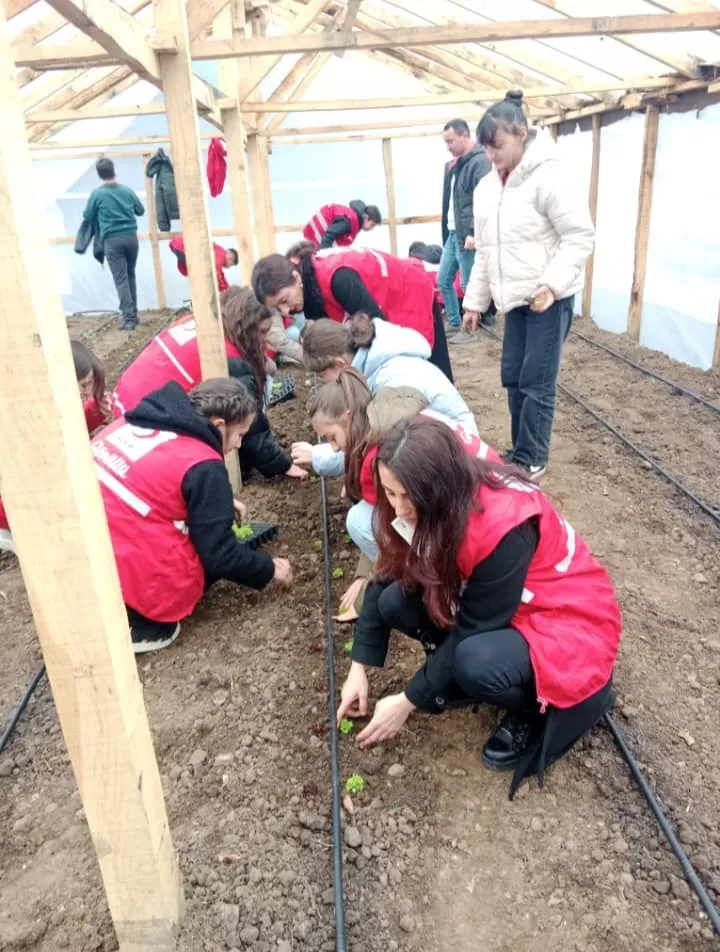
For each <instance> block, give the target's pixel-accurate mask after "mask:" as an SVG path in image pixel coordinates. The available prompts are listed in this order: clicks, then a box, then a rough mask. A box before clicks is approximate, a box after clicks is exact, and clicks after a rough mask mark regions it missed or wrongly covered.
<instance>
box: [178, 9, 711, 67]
mask: <svg viewBox="0 0 720 952" xmlns="http://www.w3.org/2000/svg"><path fill="white" fill-rule="evenodd" d="M719 28H720V10H714V11H708V12H700V13H676V14H673V13H668V14H653V15H651V16H647V15H635V16H618V17H572V18H570V17H568V18H566V19H557V20H512V21H497V22H487V21H478V22H460V23H453V24H450V25H447V26H427V27H424V26H415V27H407V28H406V29H392V30H385V31H383V32H382V33H380V32H378V33H375V34H372V35H370V34H367V33H360V32H358V31H352V32H351V33H349V34H344V33H333V34H325V33H303V34H301V35H298V36H291V35H289V34H284V35H282V36H272V37H270V36H267V37H256V38H254V39H250V40H244V41H239V40H238V41H221V40H198V41H197V42H196V43H193V45H192V58H193V59H194V60H202V59H210V60H212V59H222V58H223V57H233V56H238V55H239V56H266V55H268V54H276V55H282V54H283V53H315V52H325V51H327V50H333V51H335V50H381V49H393V48H395V47H398V46H432V45H434V44H437V43H446V44H454V43H494V42H499V41H502V40H520V39H526V40H549V39H560V38H565V37H573V36H613V35H615V34H621V35H630V34H636V33H680V32H686V31H689V30H717V29H719Z"/></svg>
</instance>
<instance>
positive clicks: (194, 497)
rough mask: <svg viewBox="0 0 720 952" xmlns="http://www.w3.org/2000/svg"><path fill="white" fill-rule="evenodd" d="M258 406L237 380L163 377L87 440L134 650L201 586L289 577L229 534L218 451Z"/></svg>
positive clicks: (179, 614)
mask: <svg viewBox="0 0 720 952" xmlns="http://www.w3.org/2000/svg"><path fill="white" fill-rule="evenodd" d="M256 412H257V406H256V403H255V399H254V398H253V397H252V396H251V395H250V394H249V393H248V391H247V389H246V388H245V387H244V386H243V384H242V383H241V382H240V381H239V380H233V379H230V378H218V379H212V380H206V381H204V382H203V383H201V384H199V385H198V386H197V387H195V388H194V389H192V390H191V391H190V392H189V393H185V392H184V391H183V389H182V387H180V386H179V384H177V383H175V382H174V381H171V382H170V383H167V384H165V386H164V387H162V388H161V389H160V390H155V391H153V392H152V393H150V394H148V395H147V396H146V397H145V399H144V400H142V401H141V402H140V404H139V405H138V406H137V407H135V408H134V409H133V410H130V411H128V413H127V414H126V415H125V416H122V417H120V418H119V419H117V420H115V421H114V423H112V424H111V425H110V426H108V427H106V428H105V429H104V430H103V431H102V432H101V433H100V434H99V435H98V436H96V437H95V439H93V441H92V453H93V457H94V459H95V465H96V469H97V475H98V479H99V481H100V488H101V491H102V497H103V502H104V504H105V513H106V516H107V521H108V526H109V528H110V538H111V540H112V546H113V552H114V554H115V561H116V563H117V569H118V574H119V576H120V586H121V588H122V594H123V599H124V601H125V605H126V608H127V614H128V619H129V622H130V631H131V635H132V643H133V650H134V651H135V653H136V654H140V653H143V652H147V651H157V650H159V649H161V648H165V647H167V646H168V645H170V644H172V643H173V641H175V639H176V638H177V636H178V634H179V632H180V621H181V620H182V619H183V618H187V616H188V615H191V614H192V613H193V611H194V610H195V606H196V605H197V603H198V602H199V601H200V599H201V598H202V595H203V592H204V591H205V589H206V588H207V587H208V586H209V585H211V584H212V583H213V582H215V581H217V580H218V579H227V580H229V581H231V582H236V583H237V584H238V585H245V586H247V587H248V588H252V589H263V588H265V587H266V586H267V585H268V584H269V583H270V582H271V581H273V580H274V581H276V582H278V583H279V584H281V585H290V584H291V583H292V580H293V574H292V569H291V566H290V562H289V561H288V560H287V559H273V558H271V557H270V556H269V555H268V554H267V553H264V552H256V551H253V550H251V549H250V548H249V547H248V546H247V545H243V544H242V543H241V542H240V541H239V540H238V539H237V538H236V537H235V534H234V533H233V523H234V522H235V518H236V516H239V518H240V519H241V520H242V519H244V517H245V507H244V506H243V505H242V503H240V502H238V501H237V500H234V499H233V493H232V488H231V486H230V481H229V479H228V475H227V470H226V469H225V455H226V454H227V453H231V452H233V451H234V450H238V449H239V448H240V445H241V443H242V440H243V437H244V436H245V434H246V433H247V432H248V431H249V429H250V427H251V426H252V423H253V420H254V418H255V414H256Z"/></svg>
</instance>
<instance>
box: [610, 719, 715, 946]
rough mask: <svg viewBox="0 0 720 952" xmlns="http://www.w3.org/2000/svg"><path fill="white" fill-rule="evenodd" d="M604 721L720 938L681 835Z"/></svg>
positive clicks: (618, 736) (616, 733)
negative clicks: (679, 837)
mask: <svg viewBox="0 0 720 952" xmlns="http://www.w3.org/2000/svg"><path fill="white" fill-rule="evenodd" d="M603 721H604V723H605V726H606V727H607V728H608V730H609V731H610V733H611V734H612V736H613V739H614V741H615V743H616V744H617V746H618V748H619V749H620V752H621V753H622V755H623V757H624V758H625V760H626V762H627V765H628V767H629V768H630V773H631V774H632V775H633V777H634V779H635V782H636V783H637V785H638V787H640V790H641V791H642V793H643V795H644V797H645V799H646V800H647V802H648V806H649V807H650V809H651V810H652V812H653V814H654V815H655V819H656V820H657V822H658V826H659V827H660V829H661V830H662V831H663V833H664V834H665V838H666V839H667V841H668V843H669V844H670V848H671V849H672V851H673V853H674V854H675V856H676V858H677V861H678V862H679V863H680V866H681V868H682V871H683V874H684V876H685V879H686V880H687V881H688V883H689V884H690V886H692V888H693V890H694V892H695V895H696V896H697V897H698V899H699V900H700V905H701V906H702V907H703V909H704V910H705V913H706V915H707V917H708V919H709V920H710V922H711V923H712V925H713V928H714V929H715V932H716V933H717V934H718V935H720V912H718V909H717V907H716V906H715V904H714V903H713V901H712V899H711V898H710V896H709V895H708V892H707V890H706V889H705V887H704V886H703V884H702V883H701V882H700V878H699V876H698V874H697V873H696V872H695V868H694V867H693V865H692V863H691V862H690V859H689V858H688V855H687V853H686V852H685V850H684V849H683V848H682V846H681V844H680V840H679V839H678V838H677V835H676V833H675V831H674V830H673V828H672V826H671V825H670V822H669V821H668V819H667V817H666V816H665V814H664V813H663V810H662V807H661V806H660V804H659V803H658V801H657V798H656V796H655V794H654V793H653V792H652V789H651V788H650V785H649V784H648V782H647V780H646V779H645V776H644V775H643V772H642V771H641V770H640V766H639V764H638V762H637V761H636V760H635V757H634V756H633V753H632V751H631V750H630V748H629V747H628V745H627V744H626V743H625V740H624V739H623V736H622V734H621V733H620V731H619V730H618V729H617V727H616V725H615V721H614V720H613V718H612V717H611V715H610V714H606V715H605V716H604V718H603Z"/></svg>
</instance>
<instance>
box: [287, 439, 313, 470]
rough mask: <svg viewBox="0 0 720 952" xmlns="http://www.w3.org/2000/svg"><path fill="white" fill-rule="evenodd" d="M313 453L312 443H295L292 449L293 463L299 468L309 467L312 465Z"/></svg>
mask: <svg viewBox="0 0 720 952" xmlns="http://www.w3.org/2000/svg"><path fill="white" fill-rule="evenodd" d="M312 451H313V448H312V444H311V443H293V445H292V447H291V449H290V455H291V456H292V461H293V463H296V464H297V465H298V466H309V465H310V464H311V463H312Z"/></svg>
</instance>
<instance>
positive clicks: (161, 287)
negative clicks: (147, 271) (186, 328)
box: [142, 152, 167, 311]
mask: <svg viewBox="0 0 720 952" xmlns="http://www.w3.org/2000/svg"><path fill="white" fill-rule="evenodd" d="M149 161H150V153H149V152H146V153H144V154H143V157H142V164H143V181H144V182H145V211H146V212H147V219H148V229H149V232H150V246H151V248H152V259H153V270H154V272H155V289H156V290H157V299H158V307H159V308H160V310H162V311H164V310H165V308H166V307H167V296H166V294H165V279H164V278H163V270H162V259H161V258H160V239H159V238H158V226H157V215H156V211H155V183H154V182H153V181H151V180H150V179H149V178H147V177H146V176H145V169H146V168H147V164H148V162H149Z"/></svg>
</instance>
